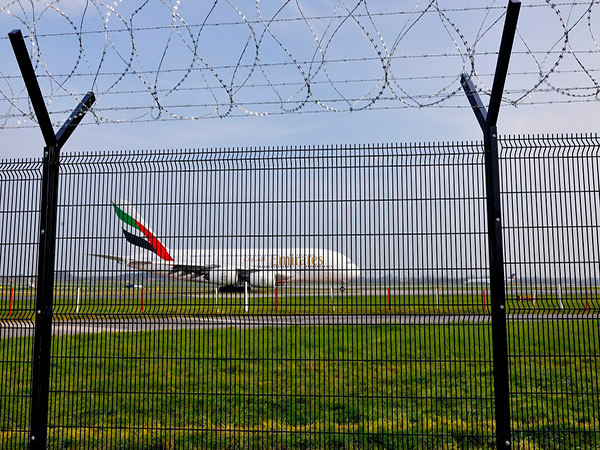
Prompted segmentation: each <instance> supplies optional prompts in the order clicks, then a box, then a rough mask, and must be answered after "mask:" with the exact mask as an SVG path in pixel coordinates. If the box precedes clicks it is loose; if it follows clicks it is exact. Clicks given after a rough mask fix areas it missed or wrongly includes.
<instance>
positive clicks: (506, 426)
mask: <svg viewBox="0 0 600 450" xmlns="http://www.w3.org/2000/svg"><path fill="white" fill-rule="evenodd" d="M520 8H521V2H520V1H518V0H509V2H508V7H507V10H506V18H505V21H504V29H503V32H502V40H501V42H500V50H499V51H498V60H497V62H496V72H495V73H494V82H493V85H492V91H491V94H490V103H489V105H488V108H487V110H486V108H485V106H484V105H483V102H482V101H481V98H480V97H479V94H478V93H477V90H476V89H475V86H474V85H473V83H472V81H471V80H470V78H469V77H468V75H466V74H463V75H462V76H461V85H462V87H463V90H464V91H465V94H466V96H467V98H468V100H469V103H470V104H471V108H473V112H474V114H475V117H476V119H477V121H478V123H479V126H480V127H481V131H482V132H483V138H484V148H485V179H486V205H487V206H486V209H487V225H488V253H489V266H490V293H491V302H490V303H491V322H492V353H493V366H494V399H495V419H496V448H497V449H510V448H511V447H512V441H511V424H510V420H511V419H510V385H509V376H508V335H507V334H508V333H507V329H506V307H505V303H506V298H505V277H504V255H503V244H502V208H501V204H500V203H501V192H500V165H499V151H498V130H497V128H496V125H497V121H498V114H499V111H500V105H501V103H502V93H503V92H504V85H505V82H506V76H507V73H508V65H509V62H510V56H511V52H512V46H513V43H514V38H515V34H516V30H517V21H518V18H519V11H520Z"/></svg>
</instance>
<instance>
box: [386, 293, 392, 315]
mask: <svg viewBox="0 0 600 450" xmlns="http://www.w3.org/2000/svg"><path fill="white" fill-rule="evenodd" d="M387 298H388V311H391V309H392V293H391V292H390V288H388V290H387Z"/></svg>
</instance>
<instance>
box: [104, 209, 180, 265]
mask: <svg viewBox="0 0 600 450" xmlns="http://www.w3.org/2000/svg"><path fill="white" fill-rule="evenodd" d="M112 205H113V207H114V209H115V213H116V214H117V217H118V218H119V219H120V220H121V222H123V234H124V236H125V239H127V242H129V243H130V244H131V245H134V246H136V247H140V248H143V249H145V250H149V251H151V252H153V253H155V254H156V255H158V257H160V258H161V259H162V260H164V261H173V257H172V256H171V255H170V254H169V251H168V250H167V248H166V247H165V246H164V245H163V244H162V243H161V242H160V241H159V240H158V238H157V237H156V236H155V235H154V233H153V232H152V231H151V230H150V228H149V227H148V225H147V224H146V222H145V221H144V219H142V216H140V214H139V213H138V212H137V210H136V209H135V208H134V207H133V205H131V204H130V203H129V202H128V201H127V200H116V201H114V202H112Z"/></svg>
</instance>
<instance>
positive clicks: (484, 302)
mask: <svg viewBox="0 0 600 450" xmlns="http://www.w3.org/2000/svg"><path fill="white" fill-rule="evenodd" d="M483 309H487V302H486V299H485V289H484V290H483Z"/></svg>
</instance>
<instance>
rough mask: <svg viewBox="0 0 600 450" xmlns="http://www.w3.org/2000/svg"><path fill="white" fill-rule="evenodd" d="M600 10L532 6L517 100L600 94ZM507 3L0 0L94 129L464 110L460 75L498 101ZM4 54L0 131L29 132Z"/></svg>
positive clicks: (54, 85)
mask: <svg viewBox="0 0 600 450" xmlns="http://www.w3.org/2000/svg"><path fill="white" fill-rule="evenodd" d="M399 3H400V4H399ZM407 3H408V4H409V5H408V7H407ZM599 3H600V0H589V1H562V2H552V1H550V0H537V1H532V2H530V3H528V4H524V5H522V12H521V17H520V19H519V25H518V34H517V39H516V41H515V48H514V53H513V56H512V58H513V59H512V61H511V71H510V74H509V81H508V84H507V89H506V92H505V96H504V99H503V100H504V101H505V102H506V103H507V104H510V105H514V106H518V105H531V104H562V103H570V102H577V103H580V102H589V101H598V96H599V92H600V85H599V81H598V71H599V70H600V69H599V64H598V62H599V61H600V60H599V57H600V45H599V44H598V42H597V40H596V37H595V32H594V28H596V29H597V28H598V21H599V20H600V19H599V15H600V14H599V12H600V11H599V6H598V4H599ZM505 9H506V5H505V4H504V2H499V1H497V0H488V1H487V2H483V1H481V0H470V1H468V0H467V1H463V2H461V5H460V6H457V5H456V2H451V1H450V0H413V1H412V2H397V1H392V0H378V1H377V2H370V1H367V0H332V1H331V2H318V4H315V2H310V1H308V0H302V1H301V0H273V1H270V2H261V1H260V0H254V1H250V0H245V1H243V0H213V1H212V2H194V1H192V0H160V1H154V2H150V1H149V0H137V1H129V2H124V1H123V0H114V1H112V2H105V1H100V0H63V1H59V0H55V1H42V0H3V1H2V0H0V24H2V26H3V27H2V28H3V29H5V30H7V31H9V30H11V29H13V28H19V29H21V30H22V32H23V34H24V35H25V36H26V40H27V43H28V47H29V48H30V52H31V58H32V61H33V64H34V67H35V70H36V73H37V75H38V78H39V80H40V84H41V85H42V91H43V92H44V96H45V98H46V101H47V105H48V109H49V112H50V115H51V118H52V120H53V121H54V122H56V123H57V124H58V123H61V122H62V121H63V120H64V116H65V114H69V112H70V111H72V109H73V108H74V106H75V105H76V104H77V102H78V101H79V100H80V99H81V98H82V97H83V95H84V93H85V92H87V91H90V90H92V91H94V93H95V94H96V98H97V102H96V105H95V106H94V108H93V110H92V111H91V112H92V114H93V117H94V120H95V122H96V123H115V122H146V121H154V120H196V119H212V118H225V117H238V116H267V115H276V114H300V113H318V112H324V111H329V112H353V111H361V110H380V109H398V108H432V107H438V108H440V107H442V108H459V107H468V102H467V101H466V100H465V98H464V94H463V93H462V89H461V85H460V75H461V74H462V73H466V74H468V75H469V76H470V77H471V79H472V80H473V82H474V83H475V85H476V87H477V89H478V90H479V92H480V94H482V95H488V94H489V92H490V89H491V82H492V80H493V70H494V66H495V61H496V52H497V48H498V46H499V39H500V35H501V31H502V24H503V18H504V14H505ZM0 57H1V60H2V61H3V62H4V64H3V65H2V66H1V67H0V128H15V127H28V126H32V121H33V122H35V116H34V114H33V111H32V108H31V106H30V104H29V99H28V96H27V93H26V91H25V88H24V86H23V82H22V80H21V77H20V74H19V72H18V68H17V65H16V62H15V63H9V62H10V61H11V60H13V61H14V56H13V55H12V50H11V49H10V44H9V42H8V39H7V38H6V37H1V38H0Z"/></svg>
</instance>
